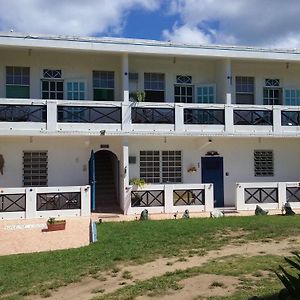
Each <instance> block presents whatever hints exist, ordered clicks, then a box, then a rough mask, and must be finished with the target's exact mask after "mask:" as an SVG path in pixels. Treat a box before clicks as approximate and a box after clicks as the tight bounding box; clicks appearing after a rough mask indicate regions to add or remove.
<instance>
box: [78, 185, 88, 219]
mask: <svg viewBox="0 0 300 300" xmlns="http://www.w3.org/2000/svg"><path fill="white" fill-rule="evenodd" d="M80 198H81V213H80V214H81V216H82V217H89V216H90V215H91V188H90V186H89V185H86V186H82V187H80Z"/></svg>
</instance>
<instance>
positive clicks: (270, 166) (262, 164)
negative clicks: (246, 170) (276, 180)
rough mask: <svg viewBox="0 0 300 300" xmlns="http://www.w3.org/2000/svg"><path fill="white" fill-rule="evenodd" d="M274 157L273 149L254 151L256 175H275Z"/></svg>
mask: <svg viewBox="0 0 300 300" xmlns="http://www.w3.org/2000/svg"><path fill="white" fill-rule="evenodd" d="M273 160H274V158H273V151H272V150H255V151H254V176H256V177H268V176H274V161H273Z"/></svg>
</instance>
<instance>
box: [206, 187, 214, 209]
mask: <svg viewBox="0 0 300 300" xmlns="http://www.w3.org/2000/svg"><path fill="white" fill-rule="evenodd" d="M204 193H205V211H206V212H211V211H213V210H214V186H213V185H212V184H206V185H205V188H204Z"/></svg>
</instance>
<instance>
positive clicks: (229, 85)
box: [224, 59, 232, 104]
mask: <svg viewBox="0 0 300 300" xmlns="http://www.w3.org/2000/svg"><path fill="white" fill-rule="evenodd" d="M224 69H225V78H226V87H225V92H226V104H231V103H232V99H231V95H232V70H231V60H230V59H227V60H226V61H225V68H224Z"/></svg>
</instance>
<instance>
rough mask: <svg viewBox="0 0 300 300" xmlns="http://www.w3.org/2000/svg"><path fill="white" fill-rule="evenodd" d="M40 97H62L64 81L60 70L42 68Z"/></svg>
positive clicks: (60, 98)
mask: <svg viewBox="0 0 300 300" xmlns="http://www.w3.org/2000/svg"><path fill="white" fill-rule="evenodd" d="M41 84H42V88H41V89H42V99H55V100H63V99H64V81H63V79H62V71H61V70H51V69H44V70H43V79H42V80H41Z"/></svg>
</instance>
